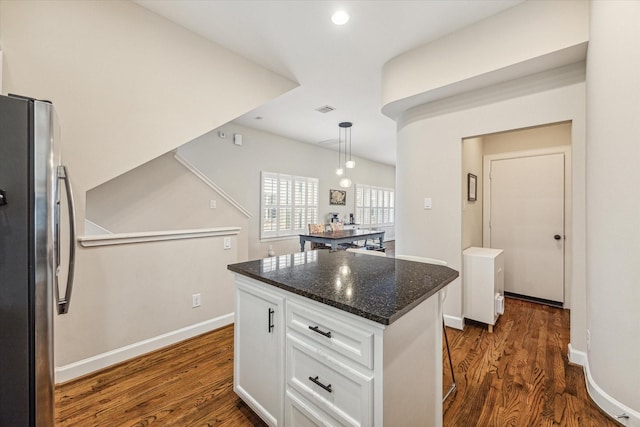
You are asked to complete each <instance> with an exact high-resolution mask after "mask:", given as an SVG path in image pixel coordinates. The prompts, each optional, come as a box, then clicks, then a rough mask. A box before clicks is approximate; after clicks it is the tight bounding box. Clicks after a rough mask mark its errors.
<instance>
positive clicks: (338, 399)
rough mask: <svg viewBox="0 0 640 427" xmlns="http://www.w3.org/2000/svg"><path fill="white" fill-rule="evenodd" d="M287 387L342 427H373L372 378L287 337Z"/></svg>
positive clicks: (291, 337)
mask: <svg viewBox="0 0 640 427" xmlns="http://www.w3.org/2000/svg"><path fill="white" fill-rule="evenodd" d="M287 383H288V385H289V386H290V387H292V388H293V389H295V390H296V391H297V392H298V393H300V394H301V395H302V396H303V397H305V398H306V399H308V400H309V401H310V402H312V403H313V405H315V406H317V407H318V408H320V409H321V410H323V411H325V412H327V413H328V414H330V415H331V416H332V417H335V418H336V419H337V420H339V421H340V423H341V424H345V425H351V426H361V425H365V426H367V425H371V421H372V412H373V402H372V398H373V377H371V376H365V375H363V374H361V373H359V372H358V371H356V370H354V369H353V368H350V367H349V366H348V365H345V364H343V363H341V362H340V361H338V360H336V359H334V358H332V357H331V356H329V355H328V354H326V353H322V352H319V351H318V350H317V349H316V348H314V347H312V346H310V345H308V344H306V343H304V342H303V341H301V340H299V339H297V338H296V337H293V336H291V335H288V336H287Z"/></svg>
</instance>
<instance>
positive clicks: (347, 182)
mask: <svg viewBox="0 0 640 427" xmlns="http://www.w3.org/2000/svg"><path fill="white" fill-rule="evenodd" d="M340 187H342V188H349V187H351V180H350V179H349V178H347V177H344V178H342V179H341V180H340Z"/></svg>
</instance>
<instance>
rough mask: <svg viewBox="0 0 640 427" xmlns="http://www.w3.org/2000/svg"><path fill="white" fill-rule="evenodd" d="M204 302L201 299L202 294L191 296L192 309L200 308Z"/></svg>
mask: <svg viewBox="0 0 640 427" xmlns="http://www.w3.org/2000/svg"><path fill="white" fill-rule="evenodd" d="M201 302H202V300H201V299H200V294H193V295H191V308H196V307H200V303H201Z"/></svg>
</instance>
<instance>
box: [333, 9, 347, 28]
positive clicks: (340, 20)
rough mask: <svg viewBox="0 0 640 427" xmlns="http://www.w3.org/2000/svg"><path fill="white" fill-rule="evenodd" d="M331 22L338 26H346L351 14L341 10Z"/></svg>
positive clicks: (334, 15)
mask: <svg viewBox="0 0 640 427" xmlns="http://www.w3.org/2000/svg"><path fill="white" fill-rule="evenodd" d="M331 20H332V21H333V23H334V24H336V25H344V24H346V23H347V21H348V20H349V14H348V13H347V12H345V11H344V10H339V11H337V12H336V13H334V14H333V15H332V16H331Z"/></svg>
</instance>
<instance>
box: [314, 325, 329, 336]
mask: <svg viewBox="0 0 640 427" xmlns="http://www.w3.org/2000/svg"><path fill="white" fill-rule="evenodd" d="M309 329H311V330H312V331H313V332H317V333H319V334H320V335H324V336H325V337H327V338H331V331H329V332H324V331H321V330H320V328H319V327H318V326H309Z"/></svg>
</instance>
